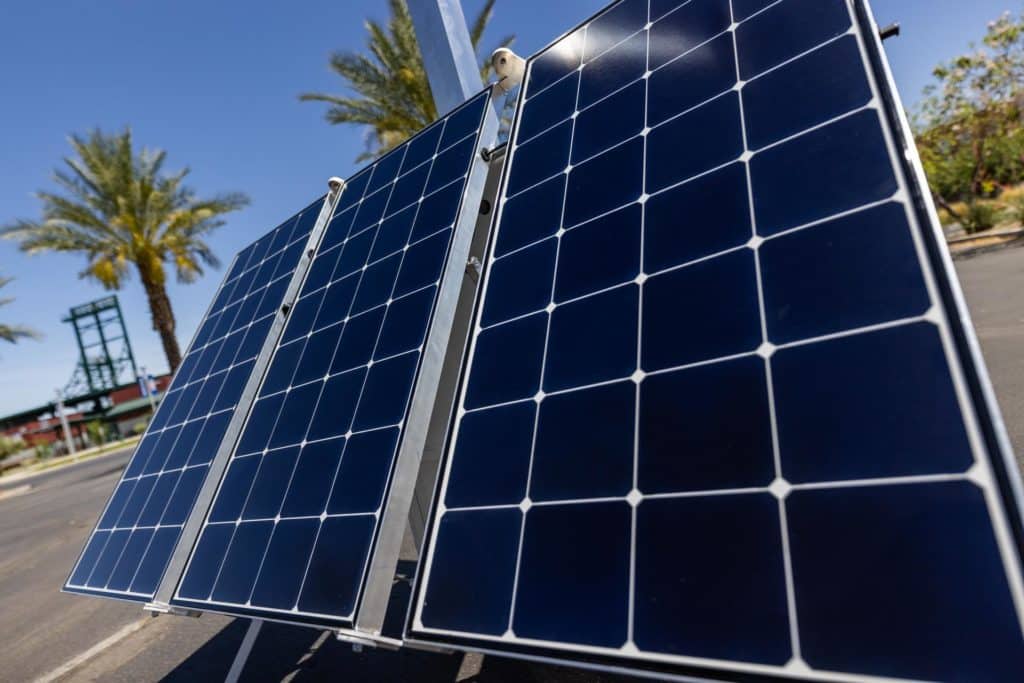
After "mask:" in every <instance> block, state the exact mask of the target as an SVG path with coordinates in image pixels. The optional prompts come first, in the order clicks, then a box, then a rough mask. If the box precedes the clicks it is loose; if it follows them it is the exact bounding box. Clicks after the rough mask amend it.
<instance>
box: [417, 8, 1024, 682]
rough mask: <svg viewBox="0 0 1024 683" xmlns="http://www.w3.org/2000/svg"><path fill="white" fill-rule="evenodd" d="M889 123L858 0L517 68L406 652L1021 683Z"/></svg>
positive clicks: (896, 112) (994, 511) (945, 273)
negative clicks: (513, 108)
mask: <svg viewBox="0 0 1024 683" xmlns="http://www.w3.org/2000/svg"><path fill="white" fill-rule="evenodd" d="M900 116H901V114H900V108H899V104H898V101H897V100H896V99H895V95H894V92H893V90H892V86H891V84H890V83H889V80H888V72H887V71H886V67H885V64H884V59H883V57H882V55H881V48H880V44H879V43H878V40H877V37H876V28H875V25H874V23H873V20H872V19H871V17H870V11H869V9H868V7H867V5H866V3H864V2H862V1H860V0H857V1H854V2H846V1H845V0H781V1H778V2H772V1H770V0H732V1H731V2H730V1H729V0H690V1H689V2H681V1H679V0H650V1H649V2H648V0H623V1H622V2H618V3H615V4H613V5H611V6H610V7H609V8H608V9H607V10H606V11H604V12H602V13H601V14H599V15H598V16H596V17H595V18H594V19H592V20H590V21H589V22H587V23H586V24H584V25H583V26H581V27H580V28H578V29H576V30H573V31H572V32H570V33H569V34H567V35H566V36H564V37H563V38H561V39H559V40H558V41H557V42H555V43H554V44H553V45H551V46H550V47H549V48H547V49H545V50H544V51H543V52H541V53H540V54H539V55H537V56H535V57H534V58H532V59H530V60H529V63H528V70H527V76H526V81H525V83H524V85H523V88H522V93H521V96H520V105H519V108H518V111H517V118H516V121H515V124H514V129H513V134H512V139H511V142H510V145H509V151H508V159H507V162H506V167H505V171H504V174H505V175H504V178H503V181H502V188H501V194H500V200H499V201H500V204H499V213H498V214H497V217H496V219H495V226H494V228H493V233H492V235H491V242H490V244H489V247H488V249H489V251H488V258H487V261H486V278H485V281H484V284H483V285H482V287H483V289H482V294H481V295H480V297H479V300H478V305H477V312H476V323H475V328H474V332H473V338H472V343H471V348H470V351H469V352H468V354H467V358H466V361H465V367H464V370H463V377H462V384H461V389H460V392H461V393H460V398H459V407H458V410H457V414H456V416H455V418H454V420H453V424H452V428H451V434H450V439H449V445H448V449H447V454H446V457H445V460H444V464H443V465H442V468H443V469H442V474H441V476H440V480H439V483H438V490H437V494H436V497H435V501H434V509H433V511H432V515H431V519H430V522H429V525H428V543H427V546H426V547H427V550H426V553H425V555H424V559H423V560H422V562H421V566H420V571H419V575H418V579H417V584H416V593H415V595H414V604H413V609H412V611H411V613H410V624H409V626H408V633H407V636H408V637H409V638H411V639H413V640H419V641H429V642H431V643H434V644H441V645H447V646H455V647H461V648H464V649H473V650H482V651H485V652H498V653H504V654H513V655H522V656H528V657H541V658H547V659H551V660H564V659H566V658H570V659H575V660H577V661H579V662H582V663H584V664H588V665H591V666H596V667H604V668H609V669H616V670H627V671H634V672H647V673H652V672H653V673H655V674H656V675H658V676H664V677H673V676H679V677H681V676H699V677H713V678H728V679H729V680H735V679H736V677H738V676H739V677H743V679H744V680H747V677H751V678H760V677H774V676H783V677H786V678H798V679H816V680H823V679H835V678H837V677H839V678H841V679H842V680H849V679H851V678H858V677H860V676H875V677H884V678H887V679H890V678H905V679H928V680H933V679H942V680H949V679H956V680H1019V679H1022V677H1024V639H1022V630H1021V629H1022V622H1021V615H1022V611H1021V607H1022V591H1021V576H1020V568H1019V561H1020V554H1019V549H1020V545H1019V544H1020V539H1021V534H1020V513H1019V508H1018V507H1017V503H1016V492H1017V491H1018V490H1019V484H1018V479H1017V475H1016V471H1015V469H1013V468H1014V466H1013V465H1012V464H1010V463H1012V459H1010V458H1008V451H1007V446H1006V441H1005V436H1004V435H1003V434H1002V431H1001V426H1000V423H999V419H998V416H997V413H996V409H995V406H994V402H993V401H992V398H991V393H990V391H989V389H988V385H987V383H986V380H985V376H984V370H983V369H982V368H981V366H980V359H979V358H978V357H977V355H976V351H975V348H976V347H975V346H974V342H973V337H972V332H971V330H970V328H969V327H965V326H964V324H963V320H965V318H966V314H965V312H964V308H963V303H962V301H961V299H960V297H959V294H958V289H957V285H956V282H955V278H954V276H953V273H952V269H951V267H950V265H949V262H948V257H947V256H946V253H945V251H944V247H943V246H941V233H940V232H939V230H938V228H937V227H935V226H936V225H937V224H936V223H935V222H934V220H933V215H932V214H929V213H928V211H929V210H930V207H929V206H928V205H927V204H926V203H925V201H926V200H924V199H923V197H925V196H927V195H926V194H925V190H924V187H925V186H924V184H923V180H922V176H921V175H920V172H919V170H918V169H919V167H918V166H915V165H913V164H916V156H915V155H914V153H913V148H912V146H910V147H907V146H908V145H910V142H909V137H908V128H907V127H906V125H905V123H904V122H903V121H902V119H900ZM858 679H859V678H858ZM687 680H693V679H692V678H688V679H687Z"/></svg>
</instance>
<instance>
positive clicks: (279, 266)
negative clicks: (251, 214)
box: [64, 201, 323, 601]
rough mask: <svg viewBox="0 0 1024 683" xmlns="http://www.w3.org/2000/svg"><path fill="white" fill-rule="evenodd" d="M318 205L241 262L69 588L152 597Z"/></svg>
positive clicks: (232, 270) (243, 253) (225, 285)
mask: <svg viewBox="0 0 1024 683" xmlns="http://www.w3.org/2000/svg"><path fill="white" fill-rule="evenodd" d="M322 203H323V202H322V201H317V202H314V203H313V204H311V205H310V206H309V207H307V208H306V209H305V210H303V211H302V212H300V213H298V214H296V215H295V216H292V217H291V218H289V219H288V220H287V221H285V222H284V223H282V224H281V225H280V226H278V227H277V228H275V229H274V230H271V231H270V232H269V233H267V234H266V235H264V236H263V237H261V238H260V239H258V240H256V241H255V242H254V243H253V244H251V245H249V246H248V247H246V248H245V249H243V250H242V251H241V252H240V253H239V254H238V256H237V257H235V260H234V261H233V263H232V266H231V268H230V270H229V271H228V274H227V276H226V277H225V279H224V282H223V283H222V284H221V286H220V288H219V289H218V290H217V294H216V296H215V298H214V301H213V304H212V305H211V306H210V309H209V311H208V312H207V314H206V316H205V318H204V319H203V321H202V322H201V324H200V326H199V331H198V332H197V333H196V335H195V338H194V339H193V340H192V344H191V346H190V347H189V350H188V352H187V353H186V354H185V357H184V358H183V359H182V362H181V365H180V367H179V368H178V370H177V372H176V374H175V375H174V380H173V381H172V382H171V385H170V386H169V387H168V390H167V392H166V394H165V395H164V397H163V400H162V401H161V403H160V407H159V409H158V410H157V412H156V414H155V415H154V417H153V419H152V421H151V422H150V424H149V426H148V428H147V429H146V432H145V434H144V435H143V437H142V440H141V441H140V442H139V445H138V447H137V448H136V450H135V453H134V454H133V455H132V458H131V460H130V461H129V462H128V466H127V467H126V469H125V471H124V473H123V475H122V477H121V481H120V482H119V483H118V485H117V488H116V489H115V490H114V493H113V495H112V496H111V498H110V500H109V501H108V502H107V506H106V508H105V509H104V511H103V514H102V515H101V516H100V519H99V522H98V523H97V525H96V528H95V530H94V531H93V532H92V535H91V536H90V537H89V540H88V542H87V544H86V546H85V549H84V550H83V551H82V554H81V556H80V557H79V559H78V562H77V563H76V565H75V568H74V569H73V570H72V572H71V576H70V577H69V578H68V581H67V583H66V585H65V586H64V589H65V590H67V591H71V592H77V593H88V594H100V595H106V596H109V597H117V598H123V599H126V600H136V601H148V600H150V599H152V598H153V595H154V593H155V592H156V589H157V586H158V585H159V582H160V579H161V577H162V576H163V573H164V570H165V569H166V568H167V565H168V562H169V560H170V557H171V553H172V552H173V550H174V547H175V545H176V543H177V540H178V536H179V535H180V533H181V529H182V526H183V525H184V523H185V520H186V519H187V518H188V515H189V513H190V512H191V510H192V506H193V503H194V501H195V499H196V495H197V494H198V492H199V489H200V487H201V486H202V485H203V481H204V480H205V479H206V474H207V471H208V470H209V468H210V463H211V461H212V460H213V457H214V455H215V454H216V453H217V449H218V447H219V446H220V443H221V440H222V439H223V437H224V435H225V431H226V430H227V427H228V423H229V422H230V420H231V417H232V415H234V413H235V408H236V407H237V404H238V401H239V398H240V397H241V394H242V390H243V388H244V387H245V384H246V382H247V381H248V379H249V376H250V375H251V374H252V372H253V368H254V365H255V363H256V357H257V355H258V354H259V352H260V349H261V348H262V346H263V344H264V341H265V340H266V337H267V334H268V333H269V331H270V327H271V324H272V323H273V320H274V315H275V314H276V313H277V310H278V307H279V306H280V305H281V303H282V299H283V297H284V294H285V290H286V289H287V287H288V284H289V282H290V281H291V277H292V275H293V273H294V271H295V267H296V264H297V263H298V261H299V259H300V258H301V256H302V252H303V250H304V249H305V248H306V243H307V241H308V239H309V234H310V232H311V230H312V229H313V225H314V223H315V222H316V219H317V215H318V213H319V211H320V207H321V205H322Z"/></svg>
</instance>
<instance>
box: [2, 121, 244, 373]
mask: <svg viewBox="0 0 1024 683" xmlns="http://www.w3.org/2000/svg"><path fill="white" fill-rule="evenodd" d="M70 143H71V147H72V149H73V150H74V152H75V154H76V155H77V158H70V157H65V158H64V163H65V164H66V165H67V168H66V169H58V170H56V171H55V172H54V174H53V178H54V181H55V182H56V183H57V185H59V186H60V188H61V189H62V190H63V192H62V193H61V194H55V193H51V192H39V193H37V196H38V197H39V200H40V201H41V202H42V218H41V219H40V220H18V221H15V222H14V223H12V224H11V225H8V226H7V227H4V228H0V237H5V238H8V239H14V240H17V241H19V242H20V243H21V244H20V246H21V250H22V251H24V252H27V253H30V254H31V253H36V252H42V251H66V252H77V253H81V254H82V255H83V256H85V257H86V260H87V264H86V267H85V269H84V270H83V271H82V272H80V273H79V277H81V278H89V279H93V280H96V281H97V282H99V283H100V284H101V285H103V286H104V287H105V288H106V289H121V288H122V287H123V286H124V284H125V282H126V281H127V280H128V279H129V278H130V276H131V271H132V270H133V269H134V270H135V271H136V272H138V275H139V279H140V280H141V281H142V286H143V288H144V289H145V290H146V296H147V298H148V300H149V310H150V314H151V315H152V319H153V329H154V330H156V331H157V332H158V333H159V334H160V341H161V342H162V343H163V347H164V354H165V355H166V356H167V364H168V366H170V369H171V372H174V370H175V369H176V368H177V367H178V364H179V363H180V362H181V350H180V349H179V347H178V340H177V337H175V334H174V326H175V323H174V312H173V311H172V310H171V301H170V299H169V298H168V297H167V287H166V282H167V273H166V270H165V266H166V267H172V268H174V271H175V273H176V274H177V278H178V281H179V282H192V281H194V280H195V279H196V278H197V277H199V276H200V275H202V274H203V268H204V266H209V267H213V268H216V267H217V266H219V265H220V262H219V261H218V260H217V257H216V256H214V254H213V252H212V251H211V250H210V247H209V245H208V244H207V243H206V241H205V239H206V237H207V236H208V235H209V234H210V233H211V232H213V231H214V230H216V229H217V228H219V227H220V226H222V225H223V224H224V220H223V219H222V218H221V216H223V215H224V214H226V213H228V212H230V211H235V210H237V209H240V208H242V207H243V206H245V205H246V204H248V203H249V199H248V198H247V197H246V196H245V195H243V194H239V193H228V194H223V195H218V196H215V197H212V198H210V199H198V198H197V197H196V195H195V193H194V192H193V191H192V190H191V189H190V188H188V187H186V186H185V185H184V183H183V181H184V179H185V177H186V176H187V175H188V172H189V170H188V169H187V168H186V169H184V170H182V171H178V172H176V173H165V172H164V168H163V167H164V161H165V159H166V156H167V154H166V152H164V151H162V150H150V149H145V148H143V149H141V150H139V151H138V152H137V151H136V150H135V149H134V148H133V146H132V134H131V130H130V129H125V130H124V131H123V132H121V133H113V134H106V133H104V132H103V131H100V130H95V131H93V132H91V133H89V134H88V135H87V136H80V135H72V136H71V139H70Z"/></svg>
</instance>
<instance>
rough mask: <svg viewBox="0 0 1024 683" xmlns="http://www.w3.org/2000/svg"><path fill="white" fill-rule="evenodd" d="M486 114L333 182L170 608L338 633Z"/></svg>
mask: <svg viewBox="0 0 1024 683" xmlns="http://www.w3.org/2000/svg"><path fill="white" fill-rule="evenodd" d="M488 104H489V96H488V93H487V92H484V93H482V94H481V95H479V96H478V97H476V98H474V99H473V100H471V101H470V102H468V103H467V104H465V105H463V106H462V107H460V108H459V109H457V110H455V111H454V112H452V113H451V114H449V115H448V116H447V117H446V118H444V119H441V120H440V121H438V122H436V123H435V124H433V125H431V126H430V127H428V128H426V129H425V130H424V131H423V132H421V133H420V134H418V135H417V136H416V137H414V138H413V139H411V140H410V141H409V142H407V143H405V144H403V145H401V146H400V147H398V148H397V149H395V150H394V151H392V152H390V153H389V154H388V155H386V156H384V157H383V158H381V159H380V160H379V161H377V162H375V163H374V164H373V165H371V166H369V167H367V168H366V169H364V170H363V171H361V172H359V173H358V174H356V175H355V176H354V177H352V178H351V179H350V180H349V181H348V182H347V183H346V188H345V191H344V193H343V194H342V196H341V199H340V200H339V203H338V205H337V207H336V208H335V215H334V217H333V218H332V220H331V221H330V223H329V224H328V226H327V228H326V230H325V232H324V236H323V239H322V242H321V244H320V245H319V248H318V251H317V254H316V256H315V258H314V260H313V263H312V265H311V267H310V270H309V272H308V275H307V278H306V280H305V282H304V283H303V285H302V288H301V291H300V294H299V297H298V300H297V302H296V304H295V306H294V308H293V310H292V311H291V313H290V317H289V320H288V323H287V327H286V328H285V331H284V333H283V335H282V337H281V340H280V342H279V346H278V347H277V350H276V352H275V355H274V356H273V359H272V361H271V363H270V366H269V368H268V370H267V372H266V375H265V376H264V379H263V382H262V385H261V387H260V389H259V394H258V398H257V400H256V402H255V404H254V406H253V408H252V411H251V413H250V415H249V418H248V421H247V423H246V426H245V427H244V429H243V431H242V435H241V438H240V439H239V442H238V444H237V446H236V448H235V451H234V453H233V455H232V458H231V461H230V463H229V465H228V469H227V472H226V474H225V476H224V478H223V480H222V482H221V485H220V488H219V489H218V491H217V494H216V496H215V498H214V501H213V504H212V507H211V509H210V512H209V515H208V517H207V520H206V524H205V526H204V528H203V530H202V533H201V535H200V537H199V540H198V542H197V545H196V548H195V550H194V552H193V555H192V557H191V559H190V562H189V564H188V566H187V568H186V570H185V574H184V576H183V578H182V581H181V583H180V585H179V589H178V592H177V595H176V597H175V599H174V600H173V601H172V602H173V603H174V604H178V605H184V606H190V607H199V608H202V609H206V610H213V611H225V612H229V613H242V614H259V615H265V616H267V617H269V618H275V619H284V620H292V621H301V622H303V623H324V624H335V625H337V624H351V622H352V620H353V615H354V612H355V610H356V604H357V599H358V597H359V593H360V590H361V587H362V581H363V575H364V571H365V569H366V566H367V563H368V561H369V559H370V556H371V548H372V545H373V541H374V536H375V533H376V531H377V527H378V523H379V521H380V514H381V509H382V505H383V502H384V499H385V496H386V493H387V491H388V482H389V478H390V475H391V472H392V468H393V464H394V462H395V457H396V455H397V453H398V448H399V444H400V443H401V440H402V437H403V431H404V423H405V419H406V415H407V410H408V406H409V401H410V396H411V395H412V393H413V390H414V386H415V384H416V381H417V377H418V369H419V366H420V361H421V357H422V355H423V349H424V343H425V339H426V335H427V331H428V328H429V327H430V324H431V320H432V316H433V311H434V308H435V303H436V299H437V295H438V290H439V287H440V284H441V282H440V280H441V275H442V272H443V271H444V268H445V263H446V261H447V258H448V253H449V248H450V245H451V241H452V236H453V234H454V232H455V225H456V223H457V219H458V216H459V214H460V207H461V206H462V199H463V195H464V192H465V186H466V182H467V178H468V174H469V170H470V167H471V162H472V160H473V159H474V157H475V156H476V153H477V150H478V146H479V136H480V131H481V125H482V121H483V115H484V111H485V109H486V107H487V106H488ZM473 209H474V210H475V207H473ZM460 272H461V271H460Z"/></svg>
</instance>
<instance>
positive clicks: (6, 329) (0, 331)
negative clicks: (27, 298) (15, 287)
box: [0, 276, 42, 344]
mask: <svg viewBox="0 0 1024 683" xmlns="http://www.w3.org/2000/svg"><path fill="white" fill-rule="evenodd" d="M13 279H14V278H9V277H2V276H0V288H3V287H4V286H6V285H7V284H8V283H10V282H11V281H12V280H13ZM12 301H14V299H13V298H11V297H6V298H3V299H0V307H3V306H6V305H7V304H9V303H11V302H12ZM40 337H42V335H40V334H39V333H38V332H36V331H35V330H33V329H32V328H30V327H25V326H24V325H10V324H5V323H0V340H3V341H5V342H10V343H11V344H16V343H17V342H18V340H19V339H39V338H40Z"/></svg>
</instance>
